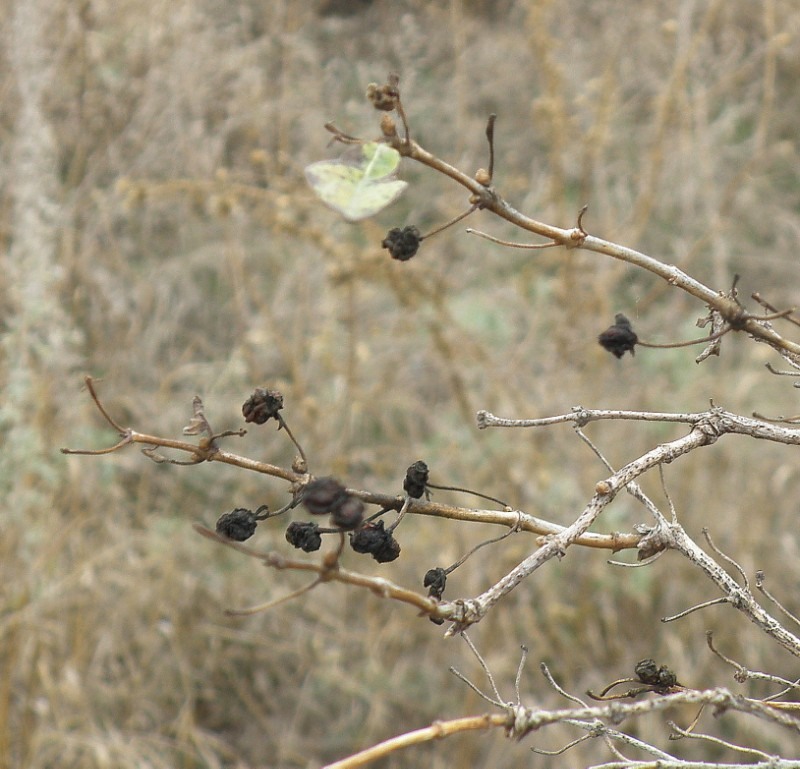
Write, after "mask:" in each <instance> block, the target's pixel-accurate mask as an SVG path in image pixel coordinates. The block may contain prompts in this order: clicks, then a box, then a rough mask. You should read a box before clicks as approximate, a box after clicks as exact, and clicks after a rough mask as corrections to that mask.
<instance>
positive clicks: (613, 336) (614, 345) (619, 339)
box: [597, 312, 639, 358]
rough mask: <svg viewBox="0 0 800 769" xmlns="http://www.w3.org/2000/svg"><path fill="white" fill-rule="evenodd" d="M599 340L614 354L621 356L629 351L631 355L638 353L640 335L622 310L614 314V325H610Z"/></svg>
mask: <svg viewBox="0 0 800 769" xmlns="http://www.w3.org/2000/svg"><path fill="white" fill-rule="evenodd" d="M597 341H598V342H599V343H600V345H601V346H602V347H603V348H605V349H606V350H608V351H609V352H610V353H611V354H612V355H615V356H616V357H617V358H621V357H622V356H623V355H624V354H625V353H626V352H628V351H630V353H631V355H635V354H636V350H635V347H636V343H637V342H638V341H639V337H638V336H636V333H635V332H634V330H633V329H632V328H631V322H630V321H629V320H628V319H627V318H626V317H625V316H624V315H623V314H622V313H621V312H618V313H617V314H616V315H615V316H614V325H613V326H609V327H608V328H607V329H606V330H605V331H604V332H603V333H602V334H600V336H598V337H597Z"/></svg>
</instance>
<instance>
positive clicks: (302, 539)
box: [286, 521, 322, 553]
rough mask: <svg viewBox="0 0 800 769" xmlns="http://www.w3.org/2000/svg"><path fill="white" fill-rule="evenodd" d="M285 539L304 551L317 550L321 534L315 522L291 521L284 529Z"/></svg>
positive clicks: (320, 542)
mask: <svg viewBox="0 0 800 769" xmlns="http://www.w3.org/2000/svg"><path fill="white" fill-rule="evenodd" d="M286 541H287V542H288V543H289V544H290V545H292V546H293V547H296V548H298V549H299V550H302V551H303V552H305V553H313V552H314V551H315V550H319V547H320V545H321V544H322V535H321V534H320V533H319V526H317V524H316V523H311V522H300V521H292V522H291V523H290V524H289V526H288V528H287V529H286Z"/></svg>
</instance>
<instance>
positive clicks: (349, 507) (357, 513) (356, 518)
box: [331, 496, 364, 529]
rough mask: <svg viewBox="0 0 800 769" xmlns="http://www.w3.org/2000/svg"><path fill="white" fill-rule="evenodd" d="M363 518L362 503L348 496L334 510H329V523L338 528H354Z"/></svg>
mask: <svg viewBox="0 0 800 769" xmlns="http://www.w3.org/2000/svg"><path fill="white" fill-rule="evenodd" d="M363 518H364V503H363V502H362V501H361V500H360V499H356V498H355V497H350V496H348V497H347V498H346V499H345V500H344V502H342V503H341V504H340V505H339V506H338V507H336V508H335V509H334V510H331V523H332V524H333V525H334V526H338V527H339V528H340V529H355V528H357V527H358V526H359V525H360V524H361V521H362V520H363Z"/></svg>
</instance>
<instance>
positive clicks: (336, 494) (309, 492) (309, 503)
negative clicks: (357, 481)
mask: <svg viewBox="0 0 800 769" xmlns="http://www.w3.org/2000/svg"><path fill="white" fill-rule="evenodd" d="M303 504H304V505H305V506H306V509H307V510H308V512H309V513H311V514H312V515H325V514H326V513H330V516H331V523H332V524H333V525H334V526H336V527H338V528H340V529H347V530H350V529H355V528H358V525H359V524H360V523H361V519H362V518H363V517H364V503H363V502H362V501H361V500H360V499H357V498H356V497H353V496H351V495H350V494H348V493H347V489H346V488H345V487H344V486H342V484H341V483H339V481H337V480H336V479H335V478H317V479H315V480H313V481H311V482H310V483H309V484H308V485H307V486H306V487H305V490H304V491H303Z"/></svg>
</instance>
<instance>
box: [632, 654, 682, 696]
mask: <svg viewBox="0 0 800 769" xmlns="http://www.w3.org/2000/svg"><path fill="white" fill-rule="evenodd" d="M634 670H635V672H636V677H637V678H638V679H639V680H640V681H641V682H642V683H643V684H647V685H648V686H657V687H659V688H661V689H669V688H670V687H672V686H675V685H676V684H677V683H678V677H677V676H676V675H675V673H673V672H672V671H671V670H670V669H669V668H668V667H667V666H666V665H661V666H660V667H659V666H658V665H656V662H655V660H652V659H649V658H648V659H646V660H641V661H640V662H637V663H636V667H635V668H634Z"/></svg>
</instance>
